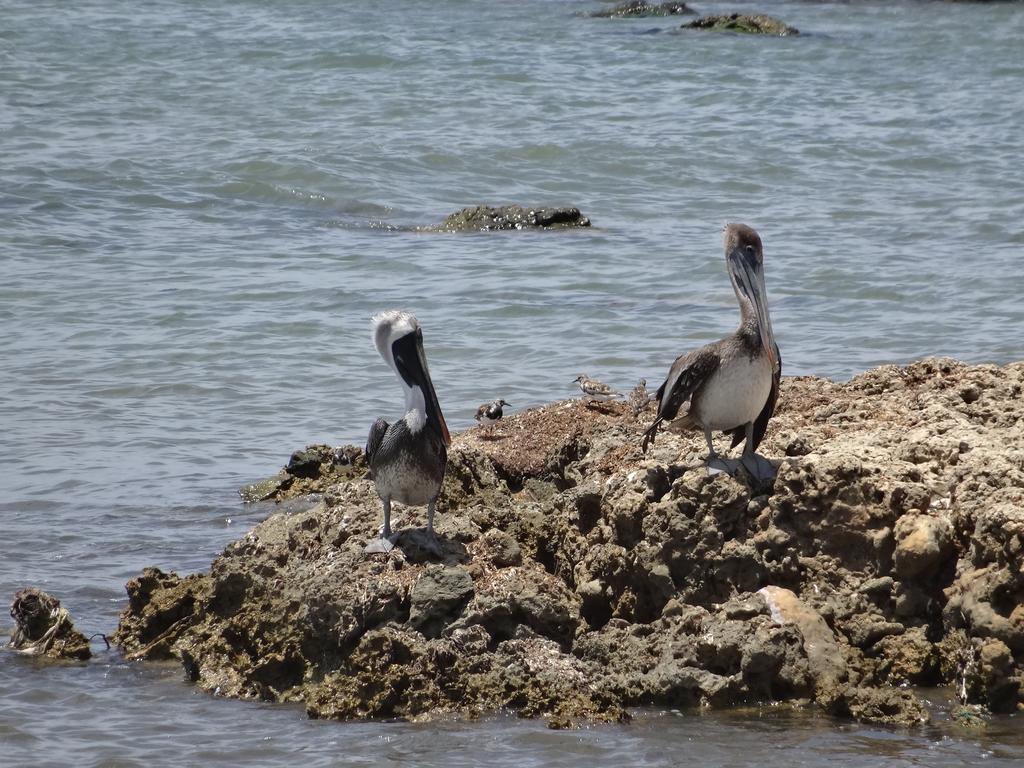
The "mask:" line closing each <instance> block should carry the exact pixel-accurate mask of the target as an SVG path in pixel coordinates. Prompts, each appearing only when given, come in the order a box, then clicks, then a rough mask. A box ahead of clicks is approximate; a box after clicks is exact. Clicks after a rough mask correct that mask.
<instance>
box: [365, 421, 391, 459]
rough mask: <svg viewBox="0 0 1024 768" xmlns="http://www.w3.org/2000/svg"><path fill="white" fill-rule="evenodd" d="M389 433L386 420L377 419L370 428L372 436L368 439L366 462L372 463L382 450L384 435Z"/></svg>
mask: <svg viewBox="0 0 1024 768" xmlns="http://www.w3.org/2000/svg"><path fill="white" fill-rule="evenodd" d="M387 431H388V423H387V422H386V421H384V419H382V418H381V419H377V420H376V421H375V422H373V426H372V427H370V434H369V435H368V436H367V437H366V461H367V462H368V463H372V461H373V454H375V453H376V452H377V449H378V448H380V444H381V442H382V441H383V440H384V433H385V432H387Z"/></svg>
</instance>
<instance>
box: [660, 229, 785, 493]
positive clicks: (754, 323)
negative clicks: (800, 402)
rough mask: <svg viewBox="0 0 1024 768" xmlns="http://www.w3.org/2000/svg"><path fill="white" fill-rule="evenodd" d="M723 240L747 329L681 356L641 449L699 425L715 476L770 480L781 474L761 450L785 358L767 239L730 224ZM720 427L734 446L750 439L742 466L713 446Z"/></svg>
mask: <svg viewBox="0 0 1024 768" xmlns="http://www.w3.org/2000/svg"><path fill="white" fill-rule="evenodd" d="M723 241H724V245H725V261H726V264H727V265H728V269H729V278H730V280H732V287H733V290H734V291H735V292H736V299H737V301H738V302H739V305H740V326H739V328H737V329H736V332H735V333H734V334H732V335H731V336H727V337H725V338H724V339H721V340H720V341H716V342H713V343H711V344H707V345H705V346H703V347H701V348H700V349H696V350H694V351H692V352H690V353H688V354H685V355H680V356H679V357H678V358H676V361H675V362H674V363H672V367H671V368H670V369H669V372H668V377H667V378H666V379H665V381H664V383H662V385H661V387H660V388H659V389H658V394H657V398H658V417H657V418H656V419H655V420H654V423H653V424H651V426H650V427H649V428H648V429H647V431H646V432H645V433H644V438H643V443H642V448H643V450H645V451H646V450H647V446H648V445H649V444H650V443H653V442H654V438H655V436H656V435H657V434H658V429H659V427H661V426H662V425H663V424H664V423H665V422H669V423H670V428H671V429H673V430H674V431H675V430H683V429H694V428H699V429H701V430H703V431H704V439H705V440H706V441H707V444H708V459H707V467H708V472H709V473H714V472H722V471H725V472H730V473H732V472H735V471H736V470H737V468H738V466H739V465H740V464H742V465H743V466H744V467H745V468H746V469H747V471H748V472H749V473H750V475H751V476H752V477H753V478H754V479H755V480H757V481H759V482H763V481H766V480H771V479H772V478H774V477H775V467H773V466H772V465H771V463H769V462H768V460H767V459H765V458H764V457H762V456H759V455H758V454H757V453H755V451H756V449H757V446H758V445H760V443H761V439H762V438H763V437H764V433H765V430H766V429H767V428H768V420H769V419H770V418H771V417H772V414H773V413H774V412H775V402H776V400H777V399H778V396H779V380H780V378H781V376H782V358H781V357H780V356H779V348H778V346H777V345H776V343H775V335H774V334H773V333H772V323H771V318H769V316H768V299H767V297H766V294H765V287H764V256H763V252H762V247H761V238H760V237H759V236H758V234H757V232H755V231H754V230H753V229H751V228H750V227H748V226H746V225H744V224H729V225H727V226H726V228H725V230H724V232H723ZM715 430H721V431H723V432H725V433H726V434H729V435H731V436H732V446H731V447H732V448H735V447H736V446H737V445H739V444H740V443H741V442H743V441H744V440H746V443H745V444H744V446H743V456H742V457H741V458H740V459H739V461H737V460H735V459H722V458H720V457H719V456H718V454H717V453H716V452H715V446H714V444H713V443H712V442H711V433H712V431H715Z"/></svg>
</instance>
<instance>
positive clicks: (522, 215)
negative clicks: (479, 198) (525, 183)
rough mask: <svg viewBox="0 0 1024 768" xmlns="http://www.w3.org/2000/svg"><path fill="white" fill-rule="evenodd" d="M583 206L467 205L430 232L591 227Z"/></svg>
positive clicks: (428, 228) (428, 229)
mask: <svg viewBox="0 0 1024 768" xmlns="http://www.w3.org/2000/svg"><path fill="white" fill-rule="evenodd" d="M589 226H590V219H588V218H587V217H586V216H584V215H583V214H582V213H580V209H579V208H544V207H538V208H527V207H525V206H522V205H502V206H497V207H495V206H491V205H476V206H473V207H471V208H463V209H462V210H459V211H456V212H455V213H453V214H451V215H450V216H448V217H447V218H446V219H445V220H444V221H442V222H441V223H440V224H437V225H435V226H431V227H421V228H420V229H422V230H423V231H425V232H427V231H430V232H486V231H492V230H507V229H569V228H573V227H589Z"/></svg>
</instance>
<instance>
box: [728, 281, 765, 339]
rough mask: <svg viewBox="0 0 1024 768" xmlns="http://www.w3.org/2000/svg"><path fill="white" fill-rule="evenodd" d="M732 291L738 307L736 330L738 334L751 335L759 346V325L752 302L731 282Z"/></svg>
mask: <svg viewBox="0 0 1024 768" xmlns="http://www.w3.org/2000/svg"><path fill="white" fill-rule="evenodd" d="M732 287H733V291H735V293H736V301H737V302H739V305H740V326H739V328H738V329H737V331H738V332H739V333H742V334H744V335H751V336H753V337H754V338H755V339H756V340H757V342H756V343H757V344H758V345H760V344H761V324H760V321H759V320H758V319H757V310H756V309H754V302H753V301H751V300H750V297H748V296H747V295H746V294H744V293H743V291H741V290H740V289H739V286H737V285H736V284H735V281H734V282H733V286H732Z"/></svg>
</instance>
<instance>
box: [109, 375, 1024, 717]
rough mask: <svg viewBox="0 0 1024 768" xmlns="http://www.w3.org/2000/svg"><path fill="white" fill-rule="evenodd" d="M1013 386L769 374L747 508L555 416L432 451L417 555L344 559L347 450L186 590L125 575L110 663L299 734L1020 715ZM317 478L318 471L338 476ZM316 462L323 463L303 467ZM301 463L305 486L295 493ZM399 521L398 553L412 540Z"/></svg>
mask: <svg viewBox="0 0 1024 768" xmlns="http://www.w3.org/2000/svg"><path fill="white" fill-rule="evenodd" d="M1022 387H1024V363H1016V364H1012V365H1008V366H1005V367H996V366H966V365H963V364H961V363H958V362H955V361H951V360H939V359H931V360H924V361H921V362H918V363H914V364H912V365H909V366H907V367H905V368H897V367H895V366H887V367H884V368H880V369H877V370H873V371H869V372H868V373H865V374H863V375H861V376H858V377H856V378H854V379H853V380H852V381H850V382H848V383H845V384H838V383H834V382H831V381H827V380H824V379H818V378H811V377H796V378H786V379H784V381H783V386H782V394H781V399H780V402H779V407H778V411H777V414H776V416H775V418H774V419H773V421H772V423H771V427H770V429H769V433H768V435H767V436H766V439H765V442H764V443H763V445H762V448H761V450H762V452H763V453H764V454H765V455H767V456H769V457H773V459H774V460H775V461H776V462H777V463H778V464H779V472H778V478H777V479H776V481H775V483H774V486H773V487H772V488H771V489H769V490H768V491H766V492H762V491H759V490H758V491H752V490H751V489H750V487H748V485H747V484H746V483H745V482H744V479H743V478H742V477H737V478H732V477H728V476H725V475H716V476H713V477H709V476H708V475H707V473H706V472H705V471H704V469H703V467H702V465H701V459H702V457H703V453H704V451H705V450H706V449H705V448H704V446H703V438H702V437H701V436H700V435H692V436H690V435H685V436H678V435H674V434H672V433H663V434H662V435H659V437H658V441H657V443H656V444H655V445H654V446H653V447H652V448H650V449H649V451H648V453H647V454H646V455H645V454H643V453H641V451H640V449H639V445H640V435H641V434H642V431H643V429H644V428H645V427H646V426H647V424H648V423H649V421H650V420H651V419H652V418H653V416H652V413H651V410H650V408H648V409H647V410H646V411H641V412H640V413H639V414H638V415H634V411H633V409H632V408H630V407H629V406H628V405H626V404H618V403H601V404H598V403H585V402H582V401H569V402H563V403H556V404H554V405H550V406H546V407H544V408H539V409H535V410H531V411H526V412H523V413H519V414H514V415H511V416H507V417H506V418H504V419H503V420H502V421H501V422H499V423H498V424H497V425H496V426H495V427H494V430H493V434H491V435H489V437H488V439H486V440H485V439H481V438H480V430H479V429H478V428H475V429H471V430H468V431H466V432H464V433H462V434H460V435H458V436H456V438H455V440H454V442H453V445H452V447H451V449H450V452H449V468H448V473H447V477H446V479H445V484H444V488H443V491H442V497H441V500H440V501H439V505H438V515H437V518H436V525H437V529H438V532H439V536H440V543H441V551H442V555H441V556H440V557H438V556H437V555H435V554H431V553H430V552H427V551H423V550H421V549H420V548H419V547H418V546H417V542H418V541H420V540H421V539H422V537H414V536H408V537H400V538H399V541H398V545H397V547H396V549H395V550H394V551H393V552H391V553H390V554H387V555H384V554H375V555H371V556H368V555H365V554H364V553H363V545H364V544H365V542H366V541H367V540H368V539H370V538H371V537H373V536H375V535H376V530H377V526H378V525H379V524H380V502H379V500H378V499H377V497H376V494H375V493H374V490H373V487H372V484H371V483H370V482H368V481H366V480H364V479H362V473H361V472H359V471H355V470H353V471H352V472H351V474H345V475H344V476H342V477H341V478H340V479H339V478H338V477H337V475H336V474H335V472H336V468H334V467H333V463H335V462H344V463H340V464H339V467H340V468H341V469H342V470H344V472H349V469H348V468H353V467H358V466H360V462H361V461H362V457H361V456H360V455H359V453H358V449H350V450H348V451H347V452H342V453H341V454H335V453H334V452H332V451H330V450H329V449H319V448H318V449H314V450H313V453H314V455H315V456H319V457H321V458H323V459H324V460H323V461H319V460H318V461H315V462H314V461H309V462H296V461H295V459H294V457H293V460H292V462H290V464H297V465H301V466H307V467H308V469H309V472H308V473H307V474H308V477H306V478H305V479H306V480H308V483H306V484H301V483H299V484H296V483H295V482H294V481H293V483H292V485H290V486H289V487H287V488H286V487H285V484H284V483H280V484H278V486H277V490H276V491H275V492H274V493H273V494H270V496H269V498H276V499H287V498H289V497H290V496H292V495H295V494H308V493H310V492H319V493H321V494H322V496H321V497H319V501H318V503H316V504H315V506H312V507H311V508H307V509H305V510H303V511H299V512H294V511H286V512H279V513H276V514H273V515H272V516H270V517H269V518H268V519H267V520H266V521H264V522H263V523H261V524H260V525H258V526H257V527H256V528H255V529H253V530H252V531H251V532H250V533H249V534H247V535H246V536H245V537H244V538H242V539H240V540H238V541H236V542H234V543H232V544H230V545H229V546H228V547H227V548H226V549H225V550H224V552H223V553H222V554H221V555H220V556H219V557H218V558H217V559H216V560H215V561H214V562H213V565H212V567H211V569H210V571H209V572H208V573H202V574H195V575H191V576H187V577H179V576H177V575H175V574H169V573H163V572H161V571H159V570H156V569H147V570H146V571H145V572H144V573H143V574H142V575H140V576H139V577H137V578H136V579H133V580H132V581H131V582H129V584H128V594H129V604H128V607H127V609H126V610H125V611H124V613H123V615H122V618H121V623H120V626H119V628H118V632H117V635H116V641H117V642H118V644H119V645H120V646H121V648H122V649H123V651H124V652H125V653H126V654H127V655H129V656H130V657H131V658H144V659H169V658H174V659H178V660H180V662H181V663H182V665H183V666H184V668H185V670H186V672H187V673H188V675H189V676H190V677H191V679H193V680H195V681H196V682H197V683H198V684H199V685H200V686H202V687H204V688H206V689H208V690H214V691H218V692H219V693H221V694H224V695H229V696H238V697H243V698H259V699H265V700H271V701H298V702H302V703H303V704H304V705H305V706H306V708H307V710H308V711H309V713H310V714H311V715H312V716H316V717H330V718H363V717H407V718H419V717H431V716H436V715H438V714H439V713H446V712H451V713H459V714H463V715H470V716H472V715H474V714H477V713H482V712H486V711H491V710H495V709H501V708H508V709H512V710H515V711H518V712H520V713H522V714H524V715H529V716H540V715H543V716H547V717H549V718H550V722H551V724H552V725H555V726H558V725H565V724H567V723H570V722H576V721H580V720H618V719H621V718H624V717H626V712H627V710H628V708H629V707H632V706H647V705H655V706H672V707H679V706H694V707H725V706H733V705H740V704H754V703H759V702H793V703H794V704H798V705H801V704H808V703H813V705H816V706H818V707H820V708H821V709H822V710H823V711H826V712H829V713H832V714H834V715H837V716H841V717H852V718H856V719H861V720H867V721H881V722H889V723H899V724H904V725H912V724H915V723H919V722H922V721H924V720H927V718H928V711H927V709H926V707H925V705H924V703H923V702H922V700H920V699H919V698H918V697H917V696H916V695H915V693H914V691H913V688H912V687H908V686H915V685H922V686H936V685H947V686H950V690H951V691H952V692H953V694H952V695H954V696H955V697H956V698H958V699H959V701H960V702H963V703H968V704H974V705H979V706H984V707H986V708H988V709H990V710H995V711H1013V710H1014V709H1015V708H1017V707H1018V706H1020V705H1021V703H1022V702H1024V694H1022V690H1021V681H1022V675H1024V609H1022V608H1021V605H1022V604H1024V575H1022V574H1024V426H1022V425H1024V399H1022V397H1021V394H1022V393H1021V390H1022ZM338 456H342V457H344V458H342V459H339V458H337V457H338ZM330 457H334V458H330ZM314 464H315V467H316V471H317V473H316V474H315V476H314V473H313V472H312V469H313V466H314ZM424 522H425V519H424V510H422V509H418V508H399V509H398V510H396V513H395V516H394V520H393V523H394V525H395V527H396V529H397V530H410V529H413V528H418V527H422V526H423V525H424Z"/></svg>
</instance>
